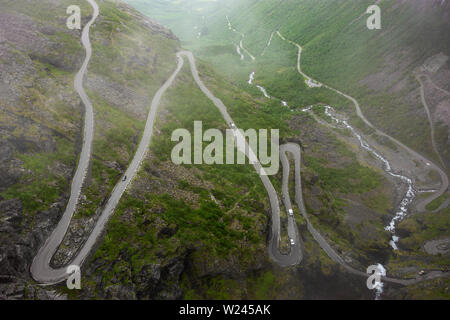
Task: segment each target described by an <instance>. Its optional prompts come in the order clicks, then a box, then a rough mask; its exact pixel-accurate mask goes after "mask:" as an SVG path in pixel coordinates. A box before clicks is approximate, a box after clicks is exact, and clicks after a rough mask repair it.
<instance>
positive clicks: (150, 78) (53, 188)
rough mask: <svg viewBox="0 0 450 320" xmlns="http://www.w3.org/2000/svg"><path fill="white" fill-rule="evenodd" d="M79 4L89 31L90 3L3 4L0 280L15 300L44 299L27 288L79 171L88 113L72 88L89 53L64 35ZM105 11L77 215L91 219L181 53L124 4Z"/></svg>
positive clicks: (95, 38)
mask: <svg viewBox="0 0 450 320" xmlns="http://www.w3.org/2000/svg"><path fill="white" fill-rule="evenodd" d="M73 4H76V5H79V6H80V7H81V12H82V23H83V25H84V24H85V23H86V22H87V21H89V19H90V14H91V10H92V8H91V7H90V6H89V4H88V3H87V2H85V1H75V2H74V1H58V2H56V3H55V2H54V1H41V2H39V5H36V6H30V3H29V2H28V1H1V2H0V6H1V14H0V15H1V18H0V24H1V34H0V37H1V40H0V43H1V50H0V54H1V66H2V67H1V78H2V80H1V81H0V83H1V92H2V95H1V98H0V104H1V108H0V114H1V116H0V121H1V125H0V126H1V130H2V138H1V149H2V152H1V157H2V163H1V166H2V168H1V169H0V173H1V179H0V181H1V184H2V185H1V190H0V192H1V193H0V199H1V201H0V207H1V210H0V212H1V219H2V224H1V228H2V233H1V239H0V247H1V260H0V275H1V277H2V279H3V280H2V285H1V292H2V295H6V296H8V297H14V296H18V297H24V295H25V294H26V295H25V296H26V297H28V298H33V296H34V295H35V294H38V297H41V298H42V297H43V296H41V295H40V294H41V293H40V290H38V289H35V288H36V287H34V286H30V290H28V289H27V288H26V286H27V284H26V283H29V280H30V278H29V273H28V268H29V265H30V263H31V260H32V259H33V257H34V255H35V254H36V252H37V249H38V248H39V247H40V246H41V245H42V243H43V241H44V240H45V239H46V237H47V235H48V234H49V232H51V231H52V230H53V228H54V227H55V225H56V223H57V222H58V220H59V217H60V216H61V213H62V212H63V211H64V208H65V206H66V201H67V199H68V192H69V188H70V181H71V179H72V176H73V172H74V170H75V167H76V164H77V158H78V154H79V148H80V144H81V141H80V139H81V138H82V132H81V130H82V126H83V120H82V119H83V114H84V106H83V104H81V102H80V99H79V97H78V95H77V94H76V93H75V90H74V88H73V79H74V77H75V73H76V72H77V71H78V69H79V67H80V66H81V62H82V61H83V58H84V50H83V47H82V46H81V44H80V40H79V39H80V31H77V30H75V31H70V30H68V29H67V27H66V19H67V17H68V15H66V9H67V7H68V6H69V5H73ZM100 10H101V11H102V15H101V17H99V19H98V20H97V22H96V24H95V25H94V26H93V28H92V29H93V30H92V32H91V38H92V43H93V57H92V59H91V64H90V65H89V72H88V73H89V74H88V77H87V78H86V80H85V87H86V89H87V91H88V92H89V96H90V97H91V99H92V102H93V104H94V112H95V138H94V151H93V152H94V155H93V156H94V161H93V162H92V163H91V166H90V170H89V176H88V179H87V182H86V184H85V190H84V194H85V198H84V201H83V204H82V206H81V208H80V209H79V215H80V216H82V217H89V218H95V212H96V210H97V208H98V207H99V204H101V203H102V202H103V201H104V198H105V197H106V196H107V195H108V193H109V192H110V191H111V189H112V186H113V185H114V184H115V183H116V181H117V179H119V177H120V176H121V175H122V172H123V170H124V168H125V167H126V165H127V164H128V162H129V161H130V159H131V157H132V155H133V153H134V149H135V147H136V144H137V142H138V139H139V136H140V134H141V132H142V129H143V124H144V120H145V118H146V113H147V110H148V107H149V106H148V104H149V101H150V100H151V97H152V95H153V93H154V92H155V90H156V89H157V88H158V87H159V86H160V84H161V82H162V81H163V80H164V78H165V77H166V76H167V75H168V74H169V72H170V71H171V70H172V69H173V68H174V61H176V60H175V50H176V48H177V41H176V38H175V37H174V36H173V35H172V34H171V33H170V31H168V30H167V29H165V28H163V27H161V26H160V25H157V24H155V23H153V22H151V21H150V20H148V19H147V18H144V17H143V16H142V15H139V14H138V13H137V12H136V11H134V10H132V9H131V8H130V7H128V6H126V5H124V4H118V5H117V4H115V3H112V2H102V3H100ZM87 220H88V219H86V218H85V219H81V220H79V221H75V225H77V226H78V227H76V228H74V229H73V230H74V233H73V234H72V238H74V239H72V241H75V242H76V243H79V242H80V241H82V239H83V233H84V231H83V228H84V229H85V232H87V231H89V229H90V226H91V225H92V223H91V225H89V224H88V223H86V221H87ZM91 220H94V219H91ZM81 226H83V227H81ZM69 238H70V235H69ZM72 249H74V248H72ZM75 249H76V248H75ZM65 258H70V256H69V257H65ZM36 290H37V291H36Z"/></svg>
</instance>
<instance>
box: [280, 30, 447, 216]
mask: <svg viewBox="0 0 450 320" xmlns="http://www.w3.org/2000/svg"><path fill="white" fill-rule="evenodd" d="M277 34H278V36H279V37H280V38H281V39H282V40H284V41H288V42H289V43H291V44H293V45H294V46H296V47H297V48H298V55H297V70H298V72H299V73H300V75H302V76H303V77H304V78H306V79H307V80H309V81H314V82H315V83H317V84H320V85H321V86H323V87H325V88H327V89H329V90H331V91H334V92H336V93H337V94H339V95H341V96H343V97H345V98H346V99H348V100H350V101H351V102H352V103H353V104H354V105H355V108H356V114H357V116H358V117H359V118H360V119H361V120H362V121H363V122H364V123H365V124H366V125H367V126H369V127H370V128H371V129H373V130H374V131H375V133H377V134H378V135H379V136H382V137H385V138H388V139H389V140H391V141H393V142H394V143H395V144H397V145H398V146H400V147H402V148H403V149H404V150H406V151H407V152H408V153H409V154H411V155H412V156H413V157H414V158H416V159H417V160H419V161H421V162H422V163H424V164H425V165H426V164H427V163H428V164H430V165H429V167H430V168H431V169H433V170H435V171H436V172H437V173H438V174H439V176H440V177H441V181H442V183H441V186H440V188H439V189H438V190H437V191H436V192H435V193H433V194H432V195H431V196H429V197H427V198H425V199H423V200H421V201H420V202H418V203H416V208H417V211H419V212H426V211H427V210H426V209H425V207H426V206H427V205H428V204H429V203H430V202H432V201H433V200H435V199H437V198H439V197H440V196H441V195H443V194H444V193H445V192H446V191H447V189H448V186H449V180H448V176H447V174H446V173H445V172H444V171H443V170H442V169H441V168H440V167H439V166H438V165H436V164H435V163H434V162H432V161H430V160H428V159H426V158H425V157H424V156H422V155H421V154H419V153H417V152H416V151H414V150H412V149H411V148H409V147H408V146H406V145H405V144H403V143H402V142H400V141H398V140H397V139H395V138H394V137H391V136H390V135H388V134H386V133H384V132H383V131H381V130H379V129H378V128H376V127H375V126H374V125H373V124H372V123H371V122H370V121H369V120H367V118H366V117H365V116H364V113H363V112H362V110H361V107H360V106H359V103H358V101H357V100H356V99H355V98H353V97H351V96H349V95H348V94H345V93H343V92H341V91H339V90H337V89H335V88H332V87H330V86H328V85H326V84H323V83H321V82H319V81H316V80H313V79H312V78H311V77H309V76H308V75H307V74H305V73H304V72H303V71H302V69H301V55H302V47H301V46H300V45H299V44H298V43H295V42H293V41H290V40H287V39H286V38H285V37H284V36H283V35H282V34H281V33H280V32H279V31H277Z"/></svg>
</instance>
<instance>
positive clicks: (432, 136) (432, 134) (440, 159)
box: [416, 75, 446, 168]
mask: <svg viewBox="0 0 450 320" xmlns="http://www.w3.org/2000/svg"><path fill="white" fill-rule="evenodd" d="M421 77H422V75H417V76H416V80H417V81H418V82H419V83H420V99H421V100H422V105H423V107H424V108H425V112H426V114H427V117H428V122H429V123H430V130H431V144H432V146H433V150H434V153H436V155H437V156H438V157H439V161H440V162H441V164H442V166H443V167H444V168H445V167H446V166H445V162H444V160H442V157H441V154H440V152H439V149H438V147H437V145H436V139H435V137H434V131H435V130H434V121H433V117H432V116H431V112H430V108H429V107H428V104H427V100H426V98H425V87H424V85H423V82H422V78H421Z"/></svg>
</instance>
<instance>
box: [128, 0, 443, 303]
mask: <svg viewBox="0 0 450 320" xmlns="http://www.w3.org/2000/svg"><path fill="white" fill-rule="evenodd" d="M128 2H129V3H132V4H133V5H134V4H135V5H136V6H137V7H138V8H139V9H140V10H141V11H142V12H144V13H146V14H147V15H149V16H155V17H157V18H158V19H160V21H162V22H163V23H165V24H167V25H168V26H170V27H171V28H173V29H174V30H181V29H183V31H182V32H181V31H180V36H181V38H182V39H181V40H182V43H183V45H184V46H187V47H188V48H190V49H191V50H193V51H194V52H195V53H196V55H198V56H200V57H202V58H203V59H204V60H206V61H208V62H209V64H210V65H211V66H212V67H213V68H214V69H215V71H216V72H217V73H219V74H221V75H223V76H224V77H225V78H227V79H228V80H229V81H230V82H233V83H234V84H235V85H236V86H237V87H239V88H240V89H243V90H245V91H247V92H249V93H251V94H252V95H253V96H254V97H255V98H257V99H258V101H260V103H264V102H267V103H271V106H272V108H275V106H276V105H277V104H278V105H280V103H283V102H282V101H281V100H283V101H284V103H287V105H289V106H290V107H291V108H292V109H294V110H299V108H303V107H304V106H306V105H310V104H317V103H319V104H320V103H325V104H332V105H333V106H334V107H335V108H337V110H338V111H340V112H345V113H346V114H347V115H348V116H349V118H350V120H351V123H352V124H353V125H354V126H355V127H358V129H359V130H360V131H361V132H363V133H365V134H366V135H367V136H366V138H367V139H370V141H371V143H372V144H375V145H376V147H377V149H378V150H382V154H384V155H385V156H388V158H389V159H390V161H391V162H393V163H395V170H396V171H397V172H402V173H406V174H408V175H410V176H412V177H413V179H414V180H415V183H416V187H417V188H418V189H425V190H427V189H432V188H435V187H438V186H439V184H440V181H439V179H438V177H436V175H435V173H434V172H433V171H431V170H427V169H426V168H423V166H425V165H426V164H425V163H423V164H419V163H417V162H416V161H411V159H410V158H409V157H410V156H409V154H408V153H405V152H404V150H403V151H402V150H399V149H398V146H396V145H394V144H392V143H391V141H389V140H387V139H385V138H382V137H381V136H378V135H376V134H373V131H372V130H370V128H367V127H366V126H365V125H364V124H363V123H362V122H361V121H360V120H359V119H358V118H357V117H356V116H355V114H354V106H353V105H352V104H351V103H349V101H348V100H346V99H341V97H339V96H337V95H334V94H333V93H332V92H330V91H329V90H325V89H324V88H320V89H310V88H308V86H307V85H306V84H305V83H304V79H303V78H302V77H301V76H300V75H299V74H298V72H297V70H296V63H297V49H296V48H295V46H292V45H291V44H289V43H287V42H286V41H283V40H282V39H281V38H280V37H278V36H277V34H276V31H277V30H280V31H281V34H283V35H284V36H285V37H286V38H288V39H289V40H293V41H295V42H297V43H300V44H301V45H302V47H303V54H302V69H303V71H304V72H305V73H307V74H308V75H310V76H312V77H313V78H315V79H318V80H320V81H321V82H324V83H326V84H329V85H331V86H333V87H335V88H338V89H339V90H341V91H344V92H346V93H348V94H351V95H352V96H354V97H356V98H357V99H358V100H359V102H360V104H361V107H362V108H363V111H364V113H365V114H366V115H367V117H368V118H369V120H370V121H371V122H372V123H374V124H375V125H376V126H377V127H379V128H381V129H382V130H383V131H385V132H387V133H389V134H391V135H393V136H395V137H397V138H398V139H400V140H401V141H403V142H404V143H406V144H407V145H409V146H410V147H412V148H413V149H415V150H417V151H419V152H421V153H422V154H424V155H426V156H427V157H428V158H430V159H432V160H433V161H434V162H435V163H437V164H440V165H441V166H446V164H447V163H448V161H449V159H448V158H446V159H445V160H444V161H443V164H441V163H440V161H439V157H438V156H437V154H435V152H434V150H433V148H432V143H431V141H432V140H431V127H430V125H429V121H428V118H427V114H426V112H425V108H424V106H423V104H422V101H421V95H420V89H419V88H420V84H419V82H418V81H417V80H416V75H417V74H418V73H425V74H428V75H429V76H430V78H432V79H434V80H432V81H433V82H430V83H429V86H432V84H431V83H434V82H435V84H436V83H438V84H437V85H436V86H437V87H439V88H441V89H445V88H446V86H447V85H448V83H449V81H448V80H449V79H448V62H447V63H444V64H443V65H439V64H438V67H439V68H437V70H433V68H430V67H429V65H431V66H432V65H433V64H434V63H435V62H434V61H435V60H436V58H435V57H439V56H446V55H447V56H448V55H449V48H448V41H446V34H447V30H448V11H449V10H448V9H449V8H448V3H446V2H442V1H428V2H426V1H407V2H405V1H379V2H377V3H378V4H379V5H380V6H381V8H382V21H383V23H382V25H383V29H382V30H380V31H376V30H375V31H374V30H368V29H367V28H366V17H367V16H368V15H364V12H365V10H366V9H367V7H368V6H369V5H370V4H372V2H371V1H359V2H349V1H269V0H267V1H218V2H215V3H206V4H205V3H204V2H202V1H198V2H197V1H178V2H176V3H175V2H162V1H158V2H155V1H151V0H147V1H146V0H139V1H137V0H129V1H128ZM155 3H157V4H158V5H157V6H156V5H155ZM164 6H165V7H164ZM163 8H166V10H164V9H163ZM227 16H228V17H227ZM198 30H201V33H200V34H199V33H198ZM440 52H443V54H440V55H437V54H439V53H440ZM252 57H254V58H255V59H253V58H252ZM430 57H433V58H431V59H430ZM430 61H431V63H430ZM444 62H445V60H444ZM249 75H250V79H249ZM255 84H256V85H260V86H262V87H264V88H265V89H266V93H265V94H267V93H268V95H269V96H271V98H272V99H270V100H269V101H268V99H266V98H265V97H264V94H263V93H262V92H261V91H260V90H259V89H257V87H255V86H254V85H255ZM439 88H434V89H432V90H436V91H440V95H436V94H433V93H431V94H430V93H428V94H427V93H426V95H427V99H431V101H429V104H430V103H435V104H437V105H439V106H440V107H439V108H436V107H432V109H433V112H436V111H434V110H436V109H438V110H439V111H438V113H437V114H439V115H441V117H439V116H438V115H437V114H435V115H434V116H433V119H434V121H435V122H436V123H439V124H438V125H437V127H438V128H439V132H436V133H435V138H436V140H439V146H438V148H437V149H438V150H439V151H440V153H441V156H443V157H447V156H445V154H446V150H448V149H449V148H448V144H449V142H448V126H447V125H446V124H445V123H446V117H445V116H443V117H442V114H443V113H444V112H445V111H444V110H445V105H446V104H447V102H448V99H449V98H448V96H446V95H445V93H444V92H442V90H440V89H439ZM434 99H436V100H437V101H436V102H434V101H433V100H434ZM294 119H295V120H292V121H291V122H290V123H291V125H292V126H295V127H297V128H301V129H303V128H304V127H305V126H306V124H305V120H304V119H303V118H299V117H298V115H296V116H294ZM435 125H436V124H435ZM308 128H309V127H308ZM301 129H300V130H301ZM301 131H303V130H301ZM333 135H336V132H333ZM346 136H348V133H347V134H343V135H339V137H340V139H343V140H345V141H346V142H347V143H350V145H353V147H355V141H351V139H350V141H349V139H348V137H346ZM310 139H312V137H311V136H309V137H308V136H306V137H305V136H302V141H303V142H304V144H305V140H310ZM310 141H311V140H310ZM312 141H314V147H315V146H316V144H323V143H325V141H324V138H323V137H321V138H319V139H317V138H316V139H314V140H312ZM356 146H357V144H356ZM308 151H310V150H306V153H307V155H308ZM324 158H325V159H324V160H325V161H324V162H322V163H321V164H322V166H323V167H325V168H327V167H328V168H327V169H330V168H329V167H332V168H334V167H337V168H339V169H342V164H340V163H339V164H337V163H334V162H335V161H337V160H336V157H334V156H330V157H327V156H325V157H324ZM358 160H359V161H361V159H360V158H359V159H358ZM319 163H320V162H319ZM324 163H326V164H325V165H324ZM334 164H335V165H334ZM306 166H307V167H308V168H310V169H311V170H312V172H313V174H314V175H316V177H317V176H318V177H321V178H322V179H321V180H322V182H321V183H320V186H314V187H319V188H320V189H322V190H323V189H324V188H326V186H327V185H328V188H329V189H328V190H327V191H328V192H330V193H331V194H333V196H332V198H333V199H342V198H345V199H346V201H347V206H346V207H345V209H344V212H345V214H343V216H344V217H345V218H344V221H345V223H344V226H347V227H348V226H350V229H351V230H352V232H354V233H355V234H354V235H353V236H350V235H349V234H345V232H342V231H338V232H336V228H335V226H334V225H333V223H334V222H335V221H336V220H335V219H336V217H337V215H336V213H335V212H333V211H332V210H329V208H328V207H327V206H326V205H324V203H323V202H322V203H320V202H319V204H318V203H314V201H311V199H308V197H309V195H310V193H314V192H315V190H316V189H314V188H312V190H308V189H307V190H306V195H305V196H306V198H307V199H306V202H307V204H308V203H309V205H310V206H314V207H316V208H317V209H320V207H321V206H322V207H323V210H321V213H322V215H319V219H318V220H317V223H318V224H319V225H320V226H321V228H322V230H326V233H327V234H328V237H329V238H332V239H333V241H334V242H335V243H337V242H339V245H341V246H342V248H345V249H342V248H341V250H342V251H344V252H346V251H347V250H346V249H349V248H350V247H351V245H349V243H351V244H353V241H355V239H365V235H367V234H368V233H367V230H365V229H364V228H365V225H366V224H368V221H370V218H368V216H366V215H365V214H364V212H367V208H358V205H356V204H355V203H353V202H352V200H353V198H352V196H353V194H354V193H355V190H352V191H350V192H348V194H347V195H346V196H344V197H343V196H342V194H340V195H337V193H338V192H336V191H337V190H342V189H344V190H345V187H344V186H343V185H344V184H345V183H344V181H333V178H334V177H335V176H337V173H336V172H333V173H331V172H326V170H324V168H319V167H318V166H317V164H316V163H314V162H312V163H308V162H307V163H306ZM373 166H379V164H375V163H373ZM346 175H348V172H347V173H345V174H343V176H344V177H345V176H346ZM325 177H326V178H325ZM330 178H332V179H331V181H333V182H331V181H330ZM315 180H316V179H313V180H312V181H315ZM392 182H393V183H394V184H395V183H396V182H395V181H392ZM313 185H314V183H313ZM396 189H397V196H399V195H401V194H404V192H405V191H404V190H402V187H401V186H399V185H397V186H396ZM420 197H422V195H420V196H419V199H420ZM447 197H448V196H447V195H446V194H444V195H443V197H441V198H440V199H438V200H437V201H436V202H435V203H434V204H433V207H434V209H436V208H437V207H439V205H440V204H442V203H443V202H444V201H445V199H446V198H447ZM369 199H370V202H372V205H375V206H377V205H381V206H382V207H383V209H382V210H386V211H390V209H387V208H386V207H385V206H389V203H391V202H390V201H386V199H382V198H381V197H380V195H379V194H377V193H376V192H375V193H372V195H371V197H369ZM376 199H377V200H376ZM308 200H309V201H308ZM322 200H323V197H322ZM397 201H398V200H394V207H395V206H396V205H397V203H398V202H397ZM348 203H351V204H353V205H354V206H353V207H352V206H349V205H348ZM436 204H437V205H436ZM309 209H310V210H311V209H312V210H311V211H314V208H311V207H310V208H309ZM379 209H380V207H378V210H379ZM430 210H432V209H431V207H430ZM446 210H448V209H446ZM446 210H443V211H441V214H442V216H441V217H442V220H439V219H438V220H439V221H440V225H441V226H445V225H447V223H448V219H446V218H445V212H446ZM410 211H413V209H412V208H410ZM416 218H417V217H415V216H411V218H408V219H406V220H405V221H404V225H409V224H411V221H413V220H415V219H416ZM386 219H387V217H385V218H384V223H386ZM358 224H359V226H358ZM438 225H439V223H436V221H434V222H433V223H429V222H424V223H423V228H424V230H423V231H424V232H420V233H417V234H416V236H415V239H414V241H415V243H417V241H418V242H420V241H422V244H423V241H425V240H427V239H429V238H430V237H445V233H446V231H445V230H448V228H446V227H438ZM379 228H380V230H381V229H382V226H380V227H379ZM347 230H348V229H347ZM363 230H365V231H363ZM380 230H379V232H380ZM425 230H426V231H425ZM370 233H371V232H370ZM381 233H382V231H381ZM403 235H407V238H409V236H412V234H411V232H407V233H404V234H403ZM419 239H421V240H419ZM366 240H367V239H366ZM341 241H342V242H341ZM345 241H348V242H349V243H347V244H345ZM378 241H379V240H378ZM409 241H411V239H405V240H403V239H402V240H400V244H403V249H406V248H408V249H407V251H408V252H407V253H406V254H398V253H395V254H393V255H392V253H388V251H387V250H384V249H381V248H382V247H383V246H382V245H381V246H380V243H379V242H378V243H377V241H374V242H372V243H371V244H370V245H369V246H368V247H365V249H362V250H361V251H359V252H358V254H360V255H364V254H363V252H366V253H367V252H373V250H374V248H376V247H378V254H379V255H378V257H380V253H381V252H384V253H381V256H383V255H385V254H387V255H388V256H390V257H391V259H392V261H393V263H392V264H391V265H389V267H388V268H389V270H388V272H394V273H395V274H396V275H401V274H403V275H406V276H408V275H409V276H411V272H413V273H414V272H418V271H420V270H417V264H418V263H417V261H422V262H421V263H420V264H419V265H421V266H422V267H425V266H426V267H431V268H432V266H436V267H437V268H442V267H444V269H445V268H446V267H445V266H448V263H449V261H448V258H443V259H439V258H438V257H433V258H432V260H433V261H431V260H430V258H431V257H430V256H428V255H427V254H424V252H423V250H422V249H421V248H420V247H417V246H416V247H414V249H412V247H411V246H410V243H408V242H409ZM352 249H353V248H352ZM380 249H381V250H380ZM349 251H352V250H349ZM375 251H376V250H375ZM412 253H413V254H414V255H415V258H412V257H410V256H408V255H409V254H412ZM351 259H352V258H351ZM383 259H384V258H381V260H383ZM356 260H358V258H356ZM370 260H371V259H369V261H370ZM372 261H373V260H372ZM424 261H427V262H426V263H425V262H424ZM413 265H415V266H413ZM408 268H410V269H408ZM408 270H409V271H408ZM411 270H415V271H411ZM433 285H437V286H440V285H441V284H439V283H438V284H433ZM416 290H417V288H416ZM436 294H437V295H440V294H441V293H438V291H436ZM414 295H415V296H416V297H417V292H416V293H414Z"/></svg>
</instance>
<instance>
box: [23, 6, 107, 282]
mask: <svg viewBox="0 0 450 320" xmlns="http://www.w3.org/2000/svg"><path fill="white" fill-rule="evenodd" d="M87 1H88V2H89V3H90V5H91V6H92V8H93V16H92V19H91V20H90V21H89V22H88V23H87V24H86V26H85V27H84V28H83V32H82V35H81V42H82V44H83V46H84V48H85V49H86V58H85V60H84V62H83V64H82V66H81V68H80V71H78V73H77V75H76V76H75V81H74V87H75V90H76V92H77V93H78V95H79V96H80V98H81V101H82V102H83V104H84V106H85V119H84V133H83V146H82V149H81V154H80V159H79V161H78V167H77V170H76V172H75V175H74V177H73V180H72V186H71V191H70V192H71V193H70V198H69V202H68V204H67V206H66V209H65V211H64V214H63V216H62V218H61V220H60V221H59V223H58V226H57V227H56V229H55V230H54V231H53V233H52V234H51V235H50V237H49V238H48V239H47V241H46V242H45V243H44V245H43V246H42V247H41V248H40V249H39V251H38V254H37V255H36V257H35V258H34V260H33V263H32V265H31V268H30V271H31V275H32V276H33V278H34V279H35V280H36V281H38V282H43V283H47V282H52V281H53V280H54V279H55V278H58V277H59V276H60V274H61V271H60V270H58V271H56V272H53V271H54V270H52V269H51V268H50V267H49V265H50V260H51V258H52V257H53V255H54V254H55V252H56V250H57V249H58V247H59V245H60V243H61V242H62V241H63V239H64V236H65V234H66V232H67V229H68V228H69V225H70V221H71V220H72V216H73V214H74V212H75V210H76V207H77V204H78V201H79V198H80V194H81V188H82V187H83V183H84V180H85V177H86V173H87V170H88V167H89V163H90V160H91V155H92V140H93V138H94V109H93V107H92V104H91V102H90V101H89V98H88V96H87V94H86V92H85V91H84V88H83V78H84V75H85V73H86V70H87V67H88V65H89V61H90V59H91V56H92V48H91V42H90V40H89V31H90V28H91V25H92V24H93V23H94V22H95V20H96V19H97V17H98V15H99V8H98V5H97V3H96V2H95V1H94V0H87ZM63 273H65V269H64V270H63Z"/></svg>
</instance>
